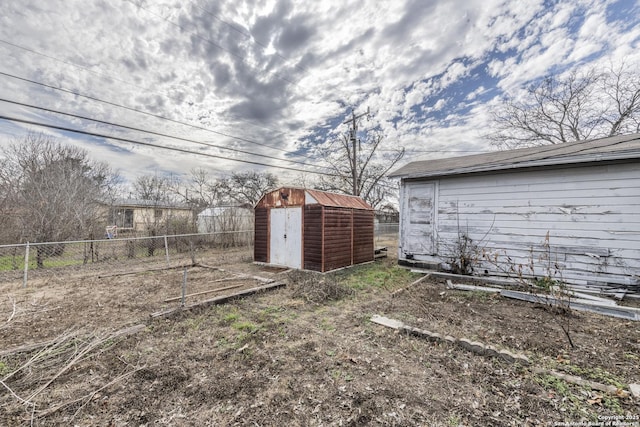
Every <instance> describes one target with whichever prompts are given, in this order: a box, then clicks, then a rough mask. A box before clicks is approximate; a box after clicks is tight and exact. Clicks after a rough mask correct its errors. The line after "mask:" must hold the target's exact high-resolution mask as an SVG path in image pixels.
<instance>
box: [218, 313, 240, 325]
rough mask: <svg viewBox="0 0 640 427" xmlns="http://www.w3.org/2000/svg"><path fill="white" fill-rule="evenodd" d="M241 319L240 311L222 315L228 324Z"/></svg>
mask: <svg viewBox="0 0 640 427" xmlns="http://www.w3.org/2000/svg"><path fill="white" fill-rule="evenodd" d="M239 319H240V315H239V314H238V313H227V314H225V315H224V316H222V321H223V322H224V323H225V324H227V325H230V324H232V323H235V322H237V321H238V320H239Z"/></svg>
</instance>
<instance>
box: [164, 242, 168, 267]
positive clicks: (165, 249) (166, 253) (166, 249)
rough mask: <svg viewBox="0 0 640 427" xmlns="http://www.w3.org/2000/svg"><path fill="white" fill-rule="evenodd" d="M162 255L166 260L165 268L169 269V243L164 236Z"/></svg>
mask: <svg viewBox="0 0 640 427" xmlns="http://www.w3.org/2000/svg"><path fill="white" fill-rule="evenodd" d="M164 255H165V257H166V258H167V268H168V267H169V243H168V242H167V235H166V234H165V235H164Z"/></svg>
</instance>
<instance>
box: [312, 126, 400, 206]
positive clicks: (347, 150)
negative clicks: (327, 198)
mask: <svg viewBox="0 0 640 427" xmlns="http://www.w3.org/2000/svg"><path fill="white" fill-rule="evenodd" d="M382 140H383V137H382V135H381V134H379V133H373V134H368V135H367V137H366V138H365V140H364V141H358V142H357V144H358V147H359V148H358V150H357V154H356V155H355V156H354V153H353V144H352V140H351V139H350V138H349V137H348V136H347V135H341V136H340V138H338V139H336V140H333V141H332V142H330V143H329V144H328V145H327V146H326V147H325V148H324V149H323V155H324V157H325V159H326V160H327V161H328V163H329V167H330V168H331V169H332V170H333V175H331V176H323V177H321V178H320V181H319V183H318V187H319V188H320V189H322V190H327V191H335V192H340V193H344V194H352V195H356V196H360V197H362V198H363V199H364V200H366V201H367V202H368V203H369V204H370V205H371V206H373V207H374V208H377V207H378V206H380V205H381V204H382V203H383V202H384V201H385V200H388V198H389V197H390V196H391V195H392V193H393V192H394V191H396V190H397V187H396V186H394V185H393V184H392V183H391V181H390V180H388V179H387V178H385V175H386V174H387V173H388V172H389V171H390V170H391V169H392V168H393V167H394V166H395V165H396V164H397V163H398V162H399V161H400V159H402V157H403V156H404V147H403V148H399V149H397V150H394V151H391V152H387V153H385V154H383V155H380V153H379V152H378V148H379V147H380V144H381V143H382ZM354 178H355V183H354Z"/></svg>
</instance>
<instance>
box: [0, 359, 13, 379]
mask: <svg viewBox="0 0 640 427" xmlns="http://www.w3.org/2000/svg"><path fill="white" fill-rule="evenodd" d="M9 372H11V367H10V366H9V365H7V364H6V363H4V362H3V361H1V360H0V377H4V376H5V375H7V374H8V373H9Z"/></svg>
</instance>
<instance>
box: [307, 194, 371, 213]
mask: <svg viewBox="0 0 640 427" xmlns="http://www.w3.org/2000/svg"><path fill="white" fill-rule="evenodd" d="M305 191H306V192H307V193H308V194H309V195H310V196H311V197H313V198H314V199H315V200H316V201H317V202H318V203H319V204H321V205H323V206H335V207H342V208H353V209H366V210H373V208H372V207H371V205H369V204H368V203H367V202H365V201H364V199H362V198H361V197H357V196H349V195H346V194H338V193H329V192H326V191H320V190H305Z"/></svg>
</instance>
